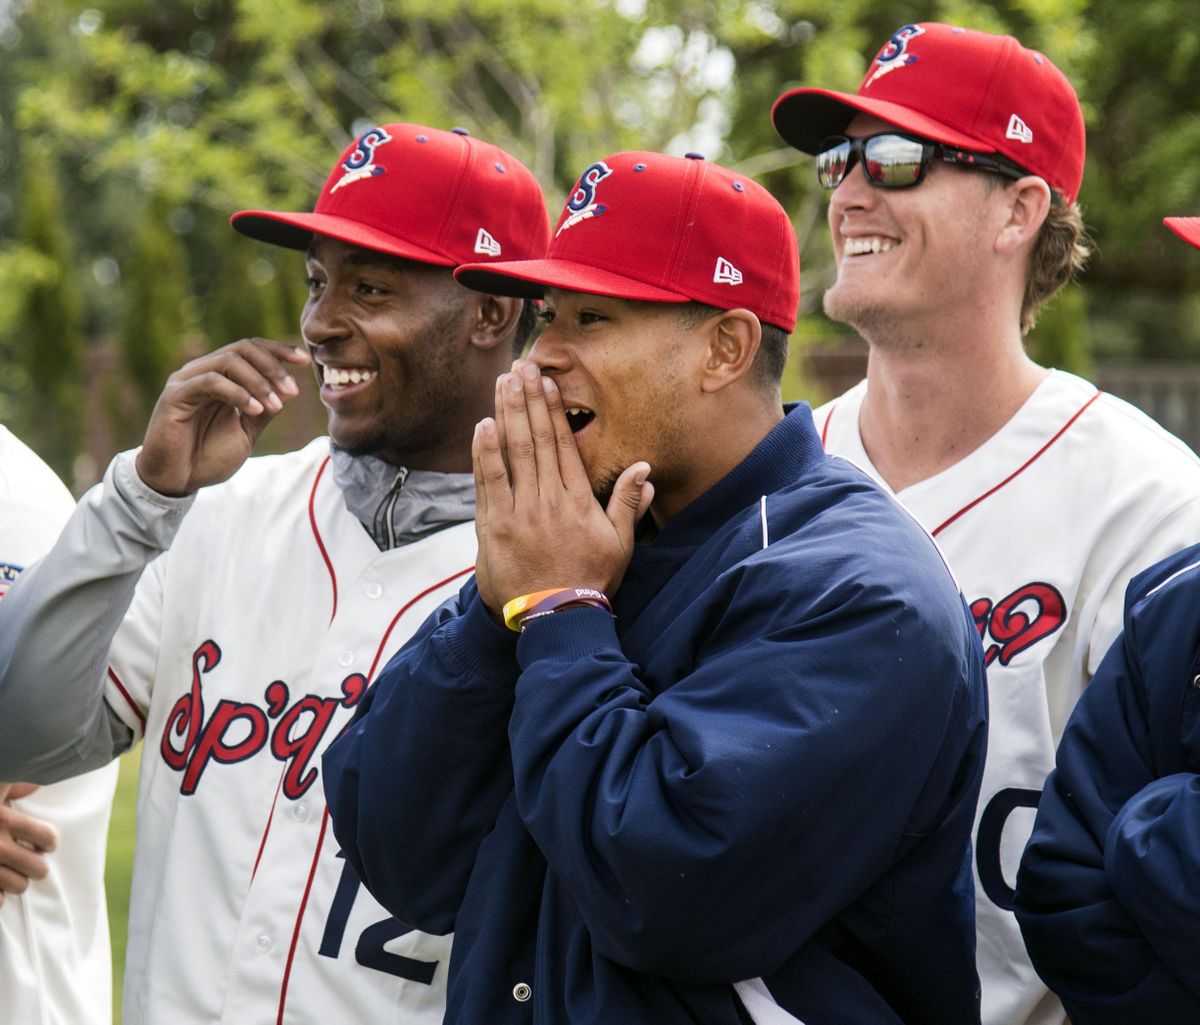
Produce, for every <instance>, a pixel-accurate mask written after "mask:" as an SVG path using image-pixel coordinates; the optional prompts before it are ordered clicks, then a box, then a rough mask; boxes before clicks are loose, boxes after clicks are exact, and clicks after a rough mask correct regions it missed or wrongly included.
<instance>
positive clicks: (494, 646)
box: [324, 406, 986, 1025]
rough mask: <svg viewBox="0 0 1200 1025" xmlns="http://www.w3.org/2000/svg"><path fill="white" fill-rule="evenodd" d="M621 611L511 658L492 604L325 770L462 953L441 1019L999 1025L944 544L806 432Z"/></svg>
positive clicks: (958, 614) (472, 615) (680, 525)
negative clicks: (979, 918) (742, 994)
mask: <svg viewBox="0 0 1200 1025" xmlns="http://www.w3.org/2000/svg"><path fill="white" fill-rule="evenodd" d="M762 496H765V499H762ZM760 500H762V501H765V532H766V541H767V543H766V544H765V545H764V522H763V519H764V514H763V513H762V511H761V509H760ZM614 605H615V609H616V618H615V619H614V618H613V617H612V616H610V615H608V614H607V613H606V612H604V611H603V610H600V609H593V608H584V609H575V610H569V611H564V612H562V613H556V614H555V615H553V616H547V617H545V618H544V619H541V620H538V621H536V622H534V623H532V624H530V625H529V627H528V628H527V629H526V630H525V631H524V633H522V634H521V635H520V639H519V640H518V639H517V635H515V634H513V633H511V632H510V631H507V630H505V629H503V628H502V627H499V626H497V625H496V624H495V623H494V622H493V621H492V620H491V618H490V617H489V615H488V613H487V611H486V609H485V608H484V606H483V604H482V602H481V601H480V599H479V597H478V593H477V591H476V589H475V586H474V583H473V582H472V583H469V584H468V585H467V586H466V587H464V588H463V590H462V592H461V594H460V595H459V597H458V599H457V600H456V601H452V602H449V603H447V604H446V605H445V606H443V607H442V608H441V609H440V610H438V611H437V612H436V613H434V614H433V615H432V616H431V617H430V619H429V620H428V621H427V622H426V623H425V625H424V626H423V627H422V630H421V631H420V632H419V633H418V635H417V636H416V637H414V639H413V640H412V641H411V642H410V643H409V644H408V645H406V647H405V648H404V649H402V650H401V651H400V652H399V653H398V654H397V655H396V657H395V658H394V659H393V660H392V661H391V662H390V663H389V664H388V665H387V667H386V668H385V669H384V671H383V672H382V673H381V674H380V677H379V681H378V683H376V684H375V686H374V687H373V688H372V690H371V691H370V692H368V695H367V698H366V699H365V700H364V704H363V706H362V707H361V708H360V710H359V711H358V712H357V713H356V717H355V719H354V721H353V722H352V723H351V725H350V727H349V728H348V730H347V731H346V732H345V733H344V734H343V735H342V737H341V738H339V740H338V741H337V742H335V743H334V744H333V745H332V747H331V748H330V750H329V751H328V753H327V754H326V756H325V760H324V779H325V787H326V792H327V795H328V799H329V806H330V810H331V814H332V817H333V827H334V833H335V835H336V837H337V839H338V841H339V843H340V844H341V845H342V848H343V850H344V851H345V854H346V857H347V858H348V859H349V860H350V862H351V864H352V865H353V866H354V868H355V869H356V871H358V873H359V874H360V876H361V878H362V880H363V882H364V883H365V885H366V886H367V887H368V888H369V889H370V890H371V891H372V892H373V893H374V894H375V895H376V897H377V898H378V899H379V900H380V901H381V902H382V903H383V904H384V906H385V907H387V908H388V909H389V910H390V911H392V912H393V913H394V914H395V915H397V916H398V917H400V918H401V919H402V920H404V921H406V922H410V923H412V925H414V926H415V927H417V928H420V929H424V930H427V931H431V932H436V933H444V932H448V931H450V930H454V933H455V941H454V950H453V954H452V956H451V963H450V978H449V996H448V1009H447V1015H446V1022H447V1023H450V1025H479V1023H481V1022H487V1023H489V1025H506V1023H514V1025H516V1023H522V1025H527V1023H530V1022H533V1023H536V1025H562V1023H567V1022H570V1023H572V1025H613V1023H616V1022H620V1023H621V1025H638V1023H645V1025H651V1023H653V1025H672V1023H684V1022H689V1023H692V1022H702V1023H704V1025H735V1023H738V1022H741V1021H745V1020H746V1018H745V1012H744V1009H742V1008H741V1006H740V1003H739V1002H738V1000H737V998H736V996H735V993H734V990H733V987H732V986H731V985H730V984H731V983H733V982H735V981H738V980H742V979H749V978H755V977H760V976H761V977H764V979H765V981H766V983H767V985H768V986H769V988H770V990H771V992H772V994H773V996H774V997H775V999H776V1000H777V1001H778V1002H779V1003H780V1005H782V1006H784V1007H785V1008H787V1009H788V1010H789V1011H791V1013H793V1014H795V1015H797V1016H798V1017H799V1018H801V1019H802V1020H803V1021H804V1022H805V1025H851V1023H853V1025H875V1023H878V1025H884V1023H887V1025H896V1023H917V1022H920V1023H922V1025H967V1023H972V1022H978V1020H979V991H978V980H977V977H976V973H975V961H974V953H975V935H974V893H973V885H972V877H971V869H970V829H971V825H972V821H973V817H974V813H975V803H976V799H977V796H978V790H979V783H980V776H981V772H982V762H983V751H984V744H985V734H986V692H985V683H984V674H983V664H982V655H981V648H980V644H979V637H978V634H977V633H976V630H975V626H974V624H973V621H972V620H971V618H970V615H969V613H968V612H967V610H966V606H965V605H964V603H963V601H962V598H961V595H960V594H959V593H958V591H957V589H956V587H955V585H954V582H953V580H952V577H951V575H950V573H949V571H948V570H947V569H946V567H945V565H944V564H943V562H942V560H941V558H940V556H939V554H938V552H937V550H936V548H935V546H934V544H933V542H932V541H931V540H930V538H929V537H928V535H927V534H926V533H925V532H924V531H923V530H922V529H921V528H920V527H919V526H918V525H917V524H916V523H915V521H913V520H912V519H911V518H910V517H909V516H908V514H907V513H905V512H904V511H903V510H902V509H901V508H900V507H899V506H898V505H897V504H896V503H895V502H894V500H893V499H891V498H890V497H888V496H887V495H885V494H884V493H883V492H882V491H881V490H880V489H878V488H877V487H876V486H875V485H874V484H873V483H871V482H870V481H869V480H868V478H867V477H866V476H865V475H864V474H862V473H860V472H859V471H858V470H857V469H855V468H854V467H853V466H851V465H850V464H849V463H847V462H845V461H843V460H838V459H830V458H829V457H827V456H826V455H825V454H824V453H823V452H822V450H821V446H820V442H819V440H818V438H817V436H816V434H815V432H814V430H813V426H812V419H811V414H810V412H809V410H808V408H807V407H806V406H800V407H798V408H796V409H794V410H792V411H791V412H790V414H789V415H788V416H786V417H785V418H784V420H783V421H782V422H781V423H780V424H779V425H778V426H777V427H776V428H775V429H774V430H773V431H772V432H771V433H770V434H769V435H768V436H767V437H766V438H765V439H764V440H763V441H762V442H761V443H760V444H759V445H758V447H757V448H756V449H755V450H754V451H753V452H752V453H751V454H750V456H749V457H748V458H747V459H746V460H745V461H744V462H743V463H741V464H740V465H739V466H738V467H736V468H735V469H734V470H733V471H732V472H731V473H730V474H729V475H727V476H726V477H725V478H724V479H723V480H721V481H720V482H719V483H718V484H717V485H715V486H714V487H713V488H711V489H710V490H709V491H708V492H706V493H705V494H704V495H702V496H701V497H700V498H698V499H696V500H695V501H694V502H693V503H692V504H691V505H690V506H688V508H687V509H685V510H684V511H683V512H681V513H680V514H679V515H678V516H676V517H675V518H674V519H672V520H671V521H670V522H669V523H668V524H667V525H666V527H665V529H664V530H663V531H662V532H661V533H660V534H659V535H658V536H657V537H656V538H655V539H654V540H653V541H652V542H651V543H649V544H638V545H637V546H636V547H635V552H634V555H633V558H632V562H631V564H630V566H629V569H628V572H627V573H626V575H625V578H624V581H623V582H622V584H621V587H620V590H619V592H618V593H617V595H616V597H615V600H614ZM520 983H528V984H529V985H530V986H531V987H532V999H529V1000H527V1001H525V1002H521V1001H519V1000H516V999H514V987H515V986H517V985H518V984H520ZM522 995H524V993H523V991H522Z"/></svg>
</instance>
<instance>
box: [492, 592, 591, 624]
mask: <svg viewBox="0 0 1200 1025" xmlns="http://www.w3.org/2000/svg"><path fill="white" fill-rule="evenodd" d="M581 605H592V606H595V607H596V608H601V609H604V610H606V611H607V612H608V613H609V614H610V615H611V614H612V610H613V608H612V602H610V601H609V600H608V596H607V595H606V594H605V593H604V592H603V591H597V590H596V589H595V588H594V587H555V588H552V589H550V590H548V591H534V592H533V593H532V594H523V595H521V597H519V598H514V599H513V600H512V601H510V602H506V603H505V605H504V625H505V626H507V627H508V628H509V629H510V630H513V631H515V632H517V633H520V632H521V630H522V629H523V628H524V625H525V623H527V622H529V620H531V619H537V618H540V617H541V616H548V615H550V614H551V613H554V612H561V611H562V610H563V609H566V608H575V607H578V606H581Z"/></svg>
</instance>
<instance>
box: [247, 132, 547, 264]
mask: <svg viewBox="0 0 1200 1025" xmlns="http://www.w3.org/2000/svg"><path fill="white" fill-rule="evenodd" d="M230 223H231V224H232V225H233V226H234V228H236V229H237V230H238V231H240V232H241V233H242V234H243V235H249V236H250V238H255V239H258V240H260V241H262V242H270V243H272V244H274V245H277V246H286V247H287V248H289V249H306V248H308V244H309V242H310V241H311V240H312V237H313V235H326V236H328V237H329V238H336V239H340V240H341V241H342V242H349V243H351V244H352V245H356V246H362V247H364V248H365V249H373V250H376V251H378V252H381V253H391V254H392V255H394V256H402V257H405V258H406V259H409V260H419V261H421V262H422V263H432V264H437V265H439V266H446V267H456V266H458V265H459V264H462V263H469V262H472V261H478V260H479V259H480V258H481V257H486V258H487V259H500V258H501V257H503V258H504V259H508V260H511V259H517V260H524V259H531V258H533V257H535V256H541V255H542V254H543V253H544V252H545V251H546V242H547V239H548V238H549V234H550V218H549V215H548V213H547V211H546V199H545V196H543V195H542V189H541V186H540V185H538V183H537V179H536V178H534V176H533V175H532V174H531V173H530V171H529V169H528V168H527V167H525V165H524V164H522V163H521V162H520V161H519V160H517V159H516V158H515V157H512V156H510V155H509V154H508V153H505V152H504V150H502V149H500V148H499V147H498V146H492V145H490V144H489V143H486V142H480V141H479V140H478V139H473V138H471V136H470V135H469V133H468V132H467V131H466V129H464V128H455V129H453V130H452V131H449V132H443V131H439V130H438V129H436V128H425V127H423V126H422V125H411V124H388V125H380V126H378V127H377V128H372V129H370V130H369V131H366V132H363V133H362V135H360V136H359V137H358V138H357V139H355V140H354V142H352V143H351V144H350V145H349V146H348V147H347V148H346V151H345V152H344V153H343V154H342V156H341V159H339V160H338V162H337V164H336V165H335V166H334V168H333V171H332V172H331V173H330V175H329V178H328V180H327V181H326V182H325V187H324V188H323V189H322V190H321V195H320V197H319V198H318V199H317V205H316V209H314V210H313V212H312V213H287V212H281V211H275V210H242V211H239V212H238V213H236V214H234V215H233V217H232V218H230Z"/></svg>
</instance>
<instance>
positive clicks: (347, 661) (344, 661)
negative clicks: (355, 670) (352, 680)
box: [338, 651, 354, 669]
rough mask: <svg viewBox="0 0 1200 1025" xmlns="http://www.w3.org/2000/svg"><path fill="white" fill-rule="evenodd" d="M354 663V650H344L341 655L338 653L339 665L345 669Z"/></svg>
mask: <svg viewBox="0 0 1200 1025" xmlns="http://www.w3.org/2000/svg"><path fill="white" fill-rule="evenodd" d="M353 664H354V652H353V651H343V652H342V653H341V654H340V655H338V665H339V666H341V667H342V668H343V669H348V668H349V667H350V666H352V665H353Z"/></svg>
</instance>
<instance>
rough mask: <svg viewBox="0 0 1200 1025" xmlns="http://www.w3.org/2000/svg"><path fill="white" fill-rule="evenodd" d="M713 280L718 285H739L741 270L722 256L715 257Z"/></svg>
mask: <svg viewBox="0 0 1200 1025" xmlns="http://www.w3.org/2000/svg"><path fill="white" fill-rule="evenodd" d="M713 282H714V283H715V284H718V285H740V284H741V283H742V272H741V271H740V270H738V269H737V268H736V267H735V266H734V265H733V264H732V263H730V262H729V261H728V260H726V259H725V257H723V256H718V257H717V269H716V270H715V271H713Z"/></svg>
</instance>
